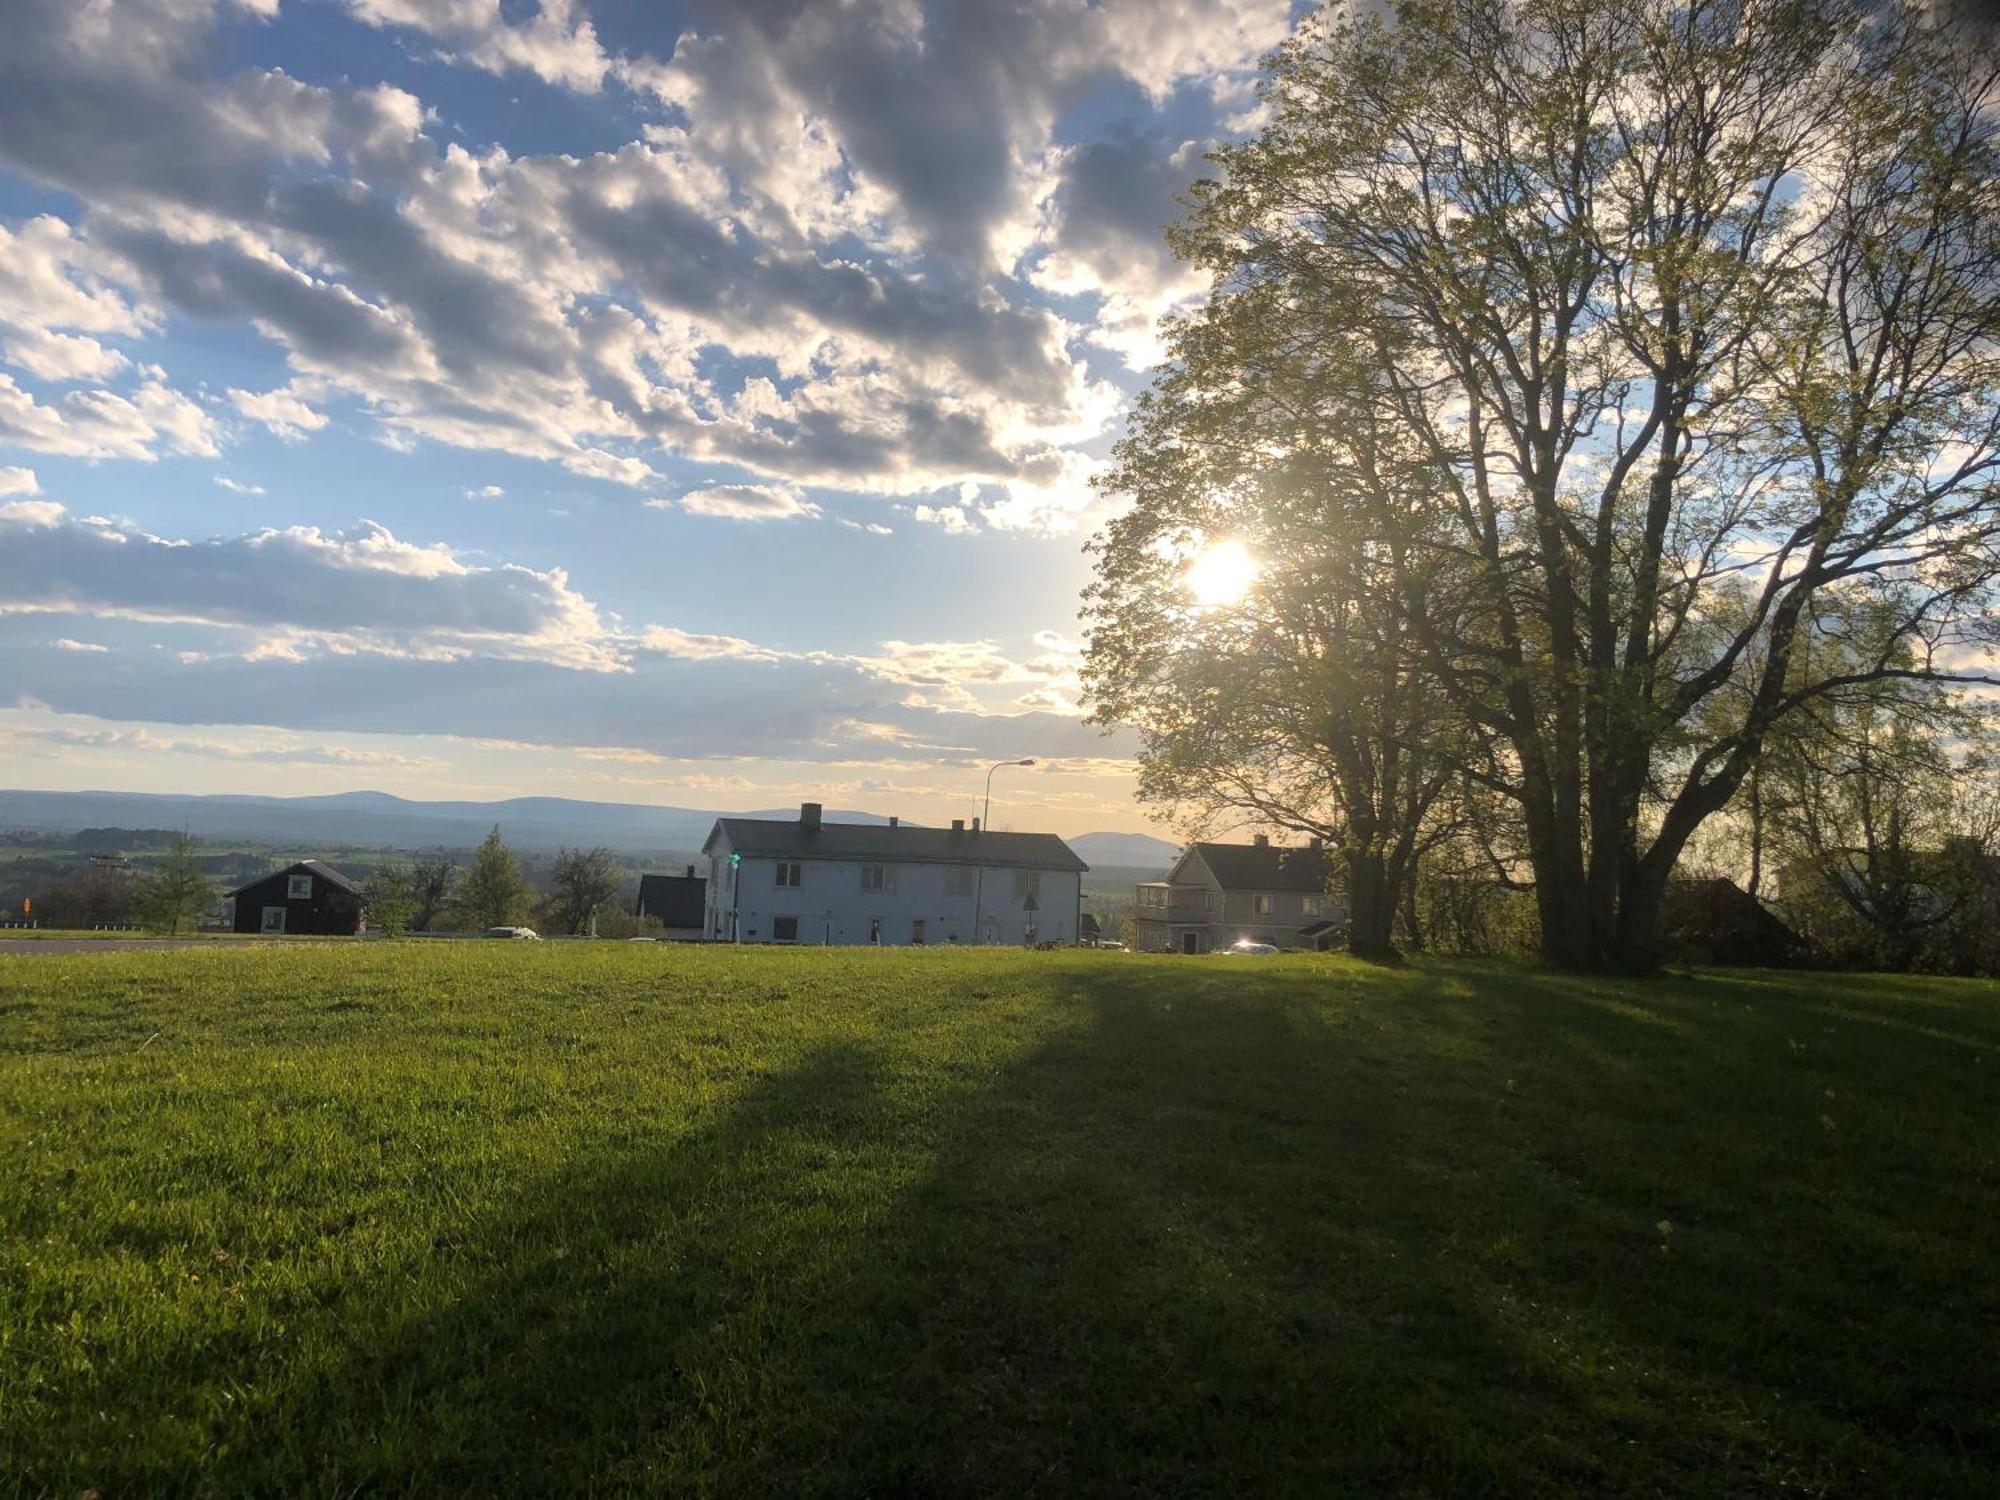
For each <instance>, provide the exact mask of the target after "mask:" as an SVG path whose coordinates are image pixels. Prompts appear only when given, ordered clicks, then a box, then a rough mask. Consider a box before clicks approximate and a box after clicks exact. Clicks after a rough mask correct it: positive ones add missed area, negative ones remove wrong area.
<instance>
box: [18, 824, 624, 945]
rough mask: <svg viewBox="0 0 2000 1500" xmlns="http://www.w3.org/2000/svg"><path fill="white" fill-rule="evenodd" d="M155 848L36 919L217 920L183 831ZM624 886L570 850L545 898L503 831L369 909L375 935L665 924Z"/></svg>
mask: <svg viewBox="0 0 2000 1500" xmlns="http://www.w3.org/2000/svg"><path fill="white" fill-rule="evenodd" d="M151 842H152V844H154V845H158V846H163V852H162V853H161V854H160V856H159V857H158V859H157V860H156V861H155V862H154V863H153V864H152V866H151V867H150V868H148V869H144V870H131V869H126V868H123V867H110V866H106V867H98V868H93V869H91V870H88V871H86V872H84V873H83V874H81V875H80V876H78V877H77V878H75V879H74V880H71V881H67V882H65V883H63V884H61V885H58V886H55V887H53V888H51V889H49V890H47V891H46V892H45V893H44V894H43V895H42V896H41V897H40V898H39V900H36V901H33V902H32V903H31V912H32V914H34V915H36V916H37V917H38V918H39V920H40V921H41V922H42V923H43V924H44V925H47V926H57V927H64V926H74V927H80V928H91V927H107V926H122V925H128V924H129V925H138V926H142V927H146V928H148V929H150V930H152V931H157V932H162V933H167V934H176V933H182V932H189V931H193V930H194V929H195V928H197V927H199V926H201V925H202V924H203V923H204V922H206V921H207V920H209V919H210V918H211V917H212V916H213V914H214V913H215V911H216V909H217V903H218V901H219V899H220V896H221V890H220V888H219V887H218V886H217V884H216V882H215V880H214V878H213V877H212V876H211V875H210V873H209V872H208V871H207V870H206V869H205V868H204V863H203V858H202V854H201V845H200V843H199V841H198V840H196V839H194V838H193V837H191V836H190V835H189V834H187V833H185V832H175V833H171V834H166V835H163V836H162V837H160V838H158V839H155V840H153V841H151ZM621 883H622V875H621V872H620V869H619V865H618V860H617V857H616V856H615V855H614V854H613V853H612V852H611V850H609V849H607V848H602V847H599V848H594V849H571V848H567V847H566V848H563V849H562V850H560V851H559V852H558V853H557V855H556V858H555V862H554V865H553V866H552V868H551V869H550V872H549V876H548V883H547V889H546V890H538V889H537V888H536V887H535V885H534V884H533V883H532V882H530V881H529V879H528V878H527V876H526V875H525V874H524V873H523V872H522V869H521V864H520V860H519V859H518V857H517V856H516V855H515V853H514V851H513V850H512V849H510V848H509V847H508V846H507V843H506V841H505V840H504V839H503V838H502V837H501V833H500V829H499V828H498V826H495V827H494V829H493V830H492V831H491V832H490V833H489V834H488V835H487V836H486V838H485V840H484V841H483V842H482V843H481V844H480V845H479V847H478V848H477V849H476V850H474V851H473V853H472V856H471V858H470V860H469V861H468V862H467V863H466V864H465V865H464V866H463V867H461V865H460V864H459V862H458V859H457V858H455V857H454V856H453V855H452V854H451V853H449V852H447V851H442V850H440V851H436V852H434V853H429V854H421V855H417V856H415V857H413V858H410V859H408V860H406V861H397V862H391V863H387V864H382V865H378V866H376V867H375V868H374V869H373V870H371V871H370V872H369V874H368V876H367V878H366V879H365V880H364V881H363V883H362V894H361V906H362V913H363V918H364V920H365V921H366V922H367V924H368V926H369V927H370V928H371V929H374V930H376V931H382V932H387V933H390V934H392V935H395V934H401V933H406V932H432V931H440V930H449V931H467V930H472V931H477V930H482V929H484V928H487V927H506V926H517V925H521V924H523V923H527V922H530V921H533V922H535V923H538V924H540V925H541V926H543V927H545V928H546V929H547V930H549V931H551V932H559V933H562V934H565V935H567V936H572V937H576V936H586V935H594V934H602V935H604V936H617V937H627V936H637V935H640V934H642V933H644V932H647V931H649V930H657V929H658V925H659V924H658V923H657V922H650V923H649V922H648V921H647V920H643V919H640V918H636V917H634V916H632V915H631V914H630V913H628V912H626V911H625V910H624V908H623V907H622V906H620V905H619V904H618V900H617V898H618V893H619V887H620V884H621Z"/></svg>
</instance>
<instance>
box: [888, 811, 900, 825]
mask: <svg viewBox="0 0 2000 1500" xmlns="http://www.w3.org/2000/svg"><path fill="white" fill-rule="evenodd" d="M897 821H898V820H897V817H896V815H895V814H894V813H890V814H889V826H890V827H891V828H894V827H895V826H896V823H897Z"/></svg>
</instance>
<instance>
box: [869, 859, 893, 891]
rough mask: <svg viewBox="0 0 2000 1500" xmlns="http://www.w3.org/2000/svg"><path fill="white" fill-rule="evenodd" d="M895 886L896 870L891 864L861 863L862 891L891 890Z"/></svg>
mask: <svg viewBox="0 0 2000 1500" xmlns="http://www.w3.org/2000/svg"><path fill="white" fill-rule="evenodd" d="M895 888H896V872H895V869H894V867H893V866H891V865H863V866H862V867H861V889H862V890H864V891H893V890H894V889H895Z"/></svg>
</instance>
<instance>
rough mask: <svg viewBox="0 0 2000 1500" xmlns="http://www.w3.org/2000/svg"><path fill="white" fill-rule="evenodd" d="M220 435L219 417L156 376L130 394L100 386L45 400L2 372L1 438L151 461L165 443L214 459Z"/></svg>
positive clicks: (43, 449)
mask: <svg viewBox="0 0 2000 1500" xmlns="http://www.w3.org/2000/svg"><path fill="white" fill-rule="evenodd" d="M215 439H216V427H215V422H214V420H213V419H212V418H211V417H210V416H209V415H208V414H207V413H206V412H204V411H203V410H202V409H201V408H200V407H198V406H196V405H195V404H194V403H193V402H192V401H190V400H188V398H187V397H185V396H183V395H182V394H181V393H180V392H178V391H176V390H173V389H172V388H170V387H169V386H166V385H164V384H162V383H161V382H160V381H159V380H158V379H156V378H151V377H149V378H148V379H147V380H146V381H145V382H144V383H143V384H142V385H141V386H140V387H139V389H138V390H137V391H135V392H134V393H133V394H132V396H131V397H130V398H129V399H128V398H127V397H124V396H121V395H119V394H118V393H117V392H115V391H112V390H108V389H106V388H104V387H102V386H98V387H94V388H92V389H90V390H81V391H69V392H66V393H65V394H64V395H63V396H62V397H61V398H60V399H59V400H57V401H54V402H52V403H48V404H44V403H42V402H39V401H37V400H36V399H35V397H34V396H33V395H31V394H30V393H29V392H27V391H24V390H22V389H21V387H20V386H18V385H16V384H15V383H14V381H13V379H12V378H11V377H9V376H7V375H4V374H0V441H6V442H11V443H17V444H19V445H20V446H21V447H23V448H31V449H33V450H35V451H36V452H38V453H54V454H60V455H62V456H64V457H69V458H130V459H138V460H140V461H142V462H151V461H152V460H154V459H155V458H157V457H158V456H159V452H158V450H160V449H162V448H164V449H166V450H168V451H170V452H174V453H187V454H196V455H199V456H201V457H205V458H213V457H214V456H215V455H216V453H217V451H218V450H217V448H216V442H215Z"/></svg>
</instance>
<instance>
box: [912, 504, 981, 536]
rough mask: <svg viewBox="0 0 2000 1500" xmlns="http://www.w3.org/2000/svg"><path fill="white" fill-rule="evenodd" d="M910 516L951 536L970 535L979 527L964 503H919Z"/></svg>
mask: <svg viewBox="0 0 2000 1500" xmlns="http://www.w3.org/2000/svg"><path fill="white" fill-rule="evenodd" d="M910 516H911V518H912V519H914V520H918V521H921V522H923V523H924V524H925V525H926V526H936V527H939V528H941V529H942V530H943V531H945V532H946V533H948V534H949V535H951V536H970V535H972V533H973V532H975V531H977V530H978V529H979V527H978V526H977V525H976V524H974V522H973V519H972V517H971V516H969V515H967V514H966V510H965V507H964V506H962V505H918V506H914V507H912V508H911V510H910Z"/></svg>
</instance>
